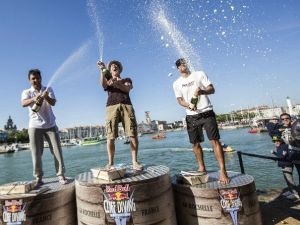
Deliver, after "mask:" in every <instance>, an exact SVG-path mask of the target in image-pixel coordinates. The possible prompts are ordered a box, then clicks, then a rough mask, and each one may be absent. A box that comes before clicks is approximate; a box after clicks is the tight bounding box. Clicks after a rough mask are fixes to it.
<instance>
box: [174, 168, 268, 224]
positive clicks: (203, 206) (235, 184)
mask: <svg viewBox="0 0 300 225" xmlns="http://www.w3.org/2000/svg"><path fill="white" fill-rule="evenodd" d="M208 175H209V179H208V183H206V184H199V185H195V186H189V185H186V184H180V183H178V181H177V180H176V179H175V178H174V179H173V190H174V199H175V208H176V215H177V221H178V225H197V224H199V225H200V224H201V225H206V224H207V225H212V224H218V225H219V224H228V225H232V224H234V225H235V224H244V225H253V224H255V225H260V224H262V220H261V213H260V209H259V203H258V199H257V196H256V188H255V183H254V178H253V177H252V176H249V175H246V174H240V173H236V172H228V176H229V177H230V183H229V184H228V185H220V184H219V183H218V179H219V173H218V172H211V173H208Z"/></svg>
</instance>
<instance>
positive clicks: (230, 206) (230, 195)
mask: <svg viewBox="0 0 300 225" xmlns="http://www.w3.org/2000/svg"><path fill="white" fill-rule="evenodd" d="M219 195H220V199H221V200H220V203H221V207H222V208H223V210H224V212H227V213H230V216H231V219H232V222H233V224H234V225H238V211H240V210H241V208H242V201H241V199H240V192H239V191H238V189H237V188H228V189H219Z"/></svg>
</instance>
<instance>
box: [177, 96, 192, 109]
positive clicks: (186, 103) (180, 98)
mask: <svg viewBox="0 0 300 225" xmlns="http://www.w3.org/2000/svg"><path fill="white" fill-rule="evenodd" d="M177 102H178V104H179V105H181V106H183V107H184V108H188V107H189V105H190V104H189V103H188V102H186V101H184V99H183V97H178V98H177Z"/></svg>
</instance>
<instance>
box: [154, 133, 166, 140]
mask: <svg viewBox="0 0 300 225" xmlns="http://www.w3.org/2000/svg"><path fill="white" fill-rule="evenodd" d="M164 138H166V135H165V134H164V133H158V134H157V135H154V136H152V139H155V140H159V139H164Z"/></svg>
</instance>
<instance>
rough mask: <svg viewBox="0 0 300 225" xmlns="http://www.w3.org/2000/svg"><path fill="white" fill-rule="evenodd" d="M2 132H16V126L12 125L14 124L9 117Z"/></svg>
mask: <svg viewBox="0 0 300 225" xmlns="http://www.w3.org/2000/svg"><path fill="white" fill-rule="evenodd" d="M4 130H5V131H7V132H12V131H16V130H17V126H16V125H14V122H13V120H12V118H11V116H9V117H8V120H7V122H6V125H4Z"/></svg>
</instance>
